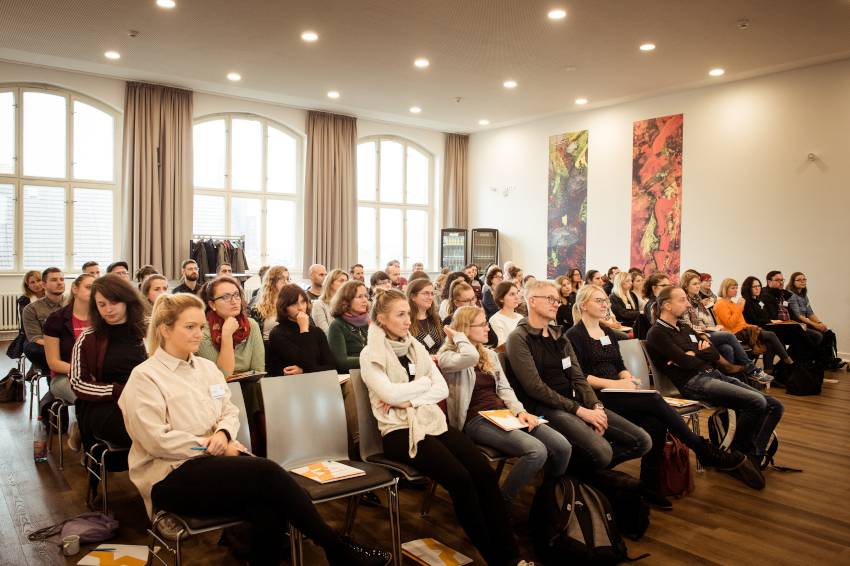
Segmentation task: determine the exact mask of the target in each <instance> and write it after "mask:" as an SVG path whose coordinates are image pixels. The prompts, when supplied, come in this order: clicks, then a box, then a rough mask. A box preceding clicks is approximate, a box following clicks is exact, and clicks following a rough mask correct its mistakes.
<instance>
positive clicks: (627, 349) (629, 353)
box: [617, 339, 652, 389]
mask: <svg viewBox="0 0 850 566" xmlns="http://www.w3.org/2000/svg"><path fill="white" fill-rule="evenodd" d="M617 345H618V346H619V347H620V355H621V356H622V357H623V363H625V364H626V369H628V370H629V372H630V373H631V374H632V375H633V376H635V377H637V378H639V379H640V387H641V389H652V379H651V377H650V373H649V366H648V365H647V363H646V353H645V352H644V351H643V347H642V346H641V343H640V340H637V339H632V340H621V341H619V342H618V343H617Z"/></svg>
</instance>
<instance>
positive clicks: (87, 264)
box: [80, 261, 100, 271]
mask: <svg viewBox="0 0 850 566" xmlns="http://www.w3.org/2000/svg"><path fill="white" fill-rule="evenodd" d="M89 267H100V264H99V263H98V262H96V261H87V262H85V263H84V264H83V267H81V268H80V269H82V270H83V271H85V270H86V269H88V268H89Z"/></svg>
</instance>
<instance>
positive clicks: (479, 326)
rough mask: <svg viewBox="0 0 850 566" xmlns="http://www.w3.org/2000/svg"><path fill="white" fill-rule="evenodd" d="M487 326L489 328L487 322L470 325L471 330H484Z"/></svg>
mask: <svg viewBox="0 0 850 566" xmlns="http://www.w3.org/2000/svg"><path fill="white" fill-rule="evenodd" d="M485 326H487V323H486V322H482V323H481V324H470V325H469V327H470V328H484V327H485Z"/></svg>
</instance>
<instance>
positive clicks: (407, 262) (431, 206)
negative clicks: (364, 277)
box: [356, 134, 436, 271]
mask: <svg viewBox="0 0 850 566" xmlns="http://www.w3.org/2000/svg"><path fill="white" fill-rule="evenodd" d="M382 141H393V142H396V143H400V144H401V145H402V156H403V161H402V172H401V179H402V191H401V194H402V202H398V203H395V202H381V142H382ZM369 142H375V200H361V199H360V192H359V188H357V189H356V190H357V208H358V210H359V209H360V208H361V207H364V208H372V209H373V210H374V211H375V220H376V222H375V254H376V255H375V269H376V270H382V269H385V267H386V266H385V265H384V264H383V263H382V262H381V209H382V208H390V209H397V210H401V211H402V226H403V227H402V250H404V251H403V252H402V255H403V257H399V258H394V259H398V260H399V261H400V262H401V269H402V271H405V270H409V269H410V268H411V266H412V265H413V262H416V261H422V262H424V263H425V269H426V270H428V269H430V268H431V266H432V265H433V263H434V262H433V255H434V245H433V244H434V210H435V206H436V202H435V201H436V193H435V191H434V177H435V175H434V167H435V163H436V158H435V156H434V154H433V153H431V152H430V151H428V150H427V149H425V148H424V147H423V146H422V145H421V144H418V143H416V142H415V141H413V140H411V139H408V138H405V137H402V136H397V135H391V134H377V135H371V136H365V137H362V138H360V139H358V140H357V146H358V148H359V147H360V144H363V143H369ZM409 147H410V148H413V149H415V150H416V151H418V152H419V153H421V154H422V155H424V156H425V157H426V158H427V160H428V183H427V186H426V193H427V196H428V201H427V204H415V203H408V202H407V149H408V148H409ZM408 210H419V211H424V212H425V214H426V222H425V224H426V226H427V227H428V233H427V234H426V236H425V257H423V258H411V257H408V256H407V255H404V254H407V250H408V247H407V211H408ZM358 214H359V213H358ZM357 237H358V241H359V238H360V234H359V233H358V235H357ZM357 260H358V261H360V258H359V257H358V258H357ZM367 269H368V267H367Z"/></svg>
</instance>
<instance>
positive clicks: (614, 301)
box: [608, 271, 644, 338]
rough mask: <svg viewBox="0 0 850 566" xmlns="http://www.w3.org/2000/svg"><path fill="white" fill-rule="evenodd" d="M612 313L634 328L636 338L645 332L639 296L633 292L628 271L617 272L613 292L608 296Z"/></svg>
mask: <svg viewBox="0 0 850 566" xmlns="http://www.w3.org/2000/svg"><path fill="white" fill-rule="evenodd" d="M608 300H609V301H610V302H611V312H612V313H614V316H615V317H616V318H617V320H619V321H620V322H621V323H623V324H624V325H626V326H630V327H631V328H632V332H633V333H634V336H635V338H639V337H640V336H641V335H642V334H643V333H644V332H643V328H642V322H643V321H642V320H641V313H640V304H639V303H638V298H637V295H635V293H634V291H632V276H631V274H630V273H629V272H627V271H617V274H616V275H614V281H613V282H612V291H611V292H610V293H609V294H608Z"/></svg>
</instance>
